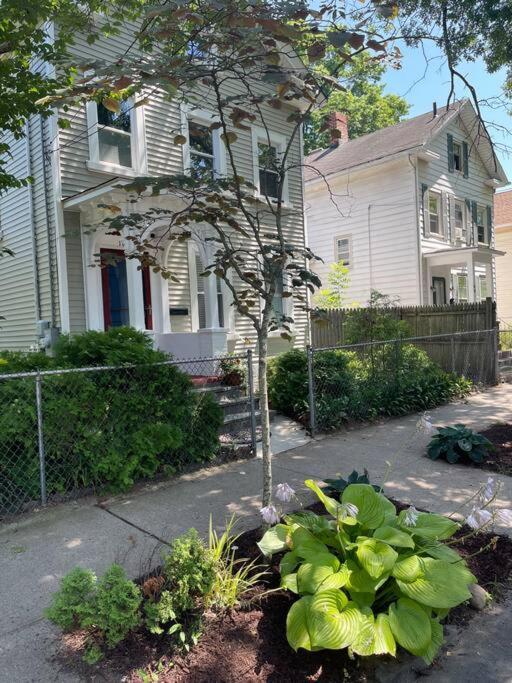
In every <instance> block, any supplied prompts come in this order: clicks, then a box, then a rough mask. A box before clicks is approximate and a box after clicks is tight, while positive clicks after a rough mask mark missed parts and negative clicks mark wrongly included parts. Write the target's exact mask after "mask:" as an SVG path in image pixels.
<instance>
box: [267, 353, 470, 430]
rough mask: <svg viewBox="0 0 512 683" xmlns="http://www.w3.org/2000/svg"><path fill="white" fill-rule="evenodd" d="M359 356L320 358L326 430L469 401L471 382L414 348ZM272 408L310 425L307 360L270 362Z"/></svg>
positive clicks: (287, 357) (321, 415)
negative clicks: (347, 422) (466, 398)
mask: <svg viewBox="0 0 512 683" xmlns="http://www.w3.org/2000/svg"><path fill="white" fill-rule="evenodd" d="M360 353H361V354H362V355H358V352H356V351H344V350H333V351H319V352H315V353H314V362H313V374H314V379H315V408H316V422H317V425H318V426H319V428H321V429H324V430H326V429H333V428H336V427H339V426H340V425H341V424H342V423H343V421H345V420H347V419H355V420H365V419H374V418H376V417H378V416H379V415H405V414H407V413H412V412H416V411H419V410H427V409H429V408H433V407H435V406H437V405H441V404H443V403H447V402H448V401H451V400H454V399H456V398H459V397H462V396H464V395H466V394H467V393H468V392H469V391H470V389H471V382H470V381H469V380H466V379H464V378H461V377H457V376H456V375H453V374H451V373H447V372H444V371H443V370H442V369H441V368H440V367H439V366H438V365H436V363H434V361H432V360H431V359H430V358H429V356H428V355H427V354H426V353H425V351H423V350H421V349H418V348H417V347H415V346H413V345H411V344H403V343H400V342H399V343H396V344H383V345H379V346H375V347H373V348H371V349H368V348H363V350H362V351H361V352H360ZM268 382H269V398H270V401H271V404H272V407H274V408H276V409H277V410H279V411H280V412H283V413H285V414H287V415H289V416H290V417H293V418H294V419H297V420H300V421H302V422H304V423H307V420H308V413H309V397H308V374H307V357H306V353H305V352H304V351H299V350H297V349H295V350H293V351H288V352H286V353H284V354H281V355H280V356H277V357H276V358H273V359H271V361H270V362H269V372H268Z"/></svg>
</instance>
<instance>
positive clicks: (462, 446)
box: [427, 424, 493, 464]
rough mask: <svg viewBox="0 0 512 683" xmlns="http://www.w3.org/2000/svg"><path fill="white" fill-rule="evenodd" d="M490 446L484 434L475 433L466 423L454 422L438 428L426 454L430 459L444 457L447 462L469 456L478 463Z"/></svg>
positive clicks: (483, 458)
mask: <svg viewBox="0 0 512 683" xmlns="http://www.w3.org/2000/svg"><path fill="white" fill-rule="evenodd" d="M492 448H493V445H492V443H491V442H490V441H489V439H486V437H485V436H482V435H481V434H477V433H476V432H474V431H473V430H472V429H469V428H468V427H466V425H463V424H456V425H454V426H453V427H441V429H439V430H438V433H437V434H436V435H435V436H434V437H432V440H431V442H430V443H429V445H428V448H427V454H428V457H429V458H430V459H431V460H437V459H438V458H442V457H444V458H446V460H447V461H448V462H450V463H454V462H458V461H459V460H460V459H461V458H462V459H463V460H464V459H466V458H469V459H470V460H472V461H473V462H476V463H478V464H480V463H482V462H483V461H484V460H485V458H486V457H487V455H488V453H489V451H490V450H491V449H492Z"/></svg>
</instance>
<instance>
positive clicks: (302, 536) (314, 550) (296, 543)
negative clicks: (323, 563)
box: [291, 527, 329, 560]
mask: <svg viewBox="0 0 512 683" xmlns="http://www.w3.org/2000/svg"><path fill="white" fill-rule="evenodd" d="M291 542H292V550H294V551H295V553H296V554H297V555H298V556H299V557H302V558H304V559H306V560H309V558H310V557H313V558H314V557H315V556H316V555H318V554H319V553H325V554H329V550H328V548H327V546H326V545H325V543H322V542H321V541H319V540H318V539H317V538H315V536H314V535H313V534H312V533H311V532H310V531H308V530H307V529H304V528H303V527H296V528H295V529H294V530H293V531H292V534H291Z"/></svg>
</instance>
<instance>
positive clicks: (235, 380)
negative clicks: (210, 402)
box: [219, 354, 247, 386]
mask: <svg viewBox="0 0 512 683" xmlns="http://www.w3.org/2000/svg"><path fill="white" fill-rule="evenodd" d="M219 365H220V371H221V373H222V377H221V381H222V384H225V385H226V386H240V385H242V384H246V382H247V362H246V361H245V359H243V358H238V357H234V356H233V355H232V354H231V355H230V356H228V357H227V358H222V359H221V361H220V364H219Z"/></svg>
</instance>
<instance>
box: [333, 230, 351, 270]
mask: <svg viewBox="0 0 512 683" xmlns="http://www.w3.org/2000/svg"><path fill="white" fill-rule="evenodd" d="M350 242H351V240H350V237H337V238H336V248H335V254H334V258H335V259H336V261H337V263H340V262H341V263H343V265H344V266H348V267H350V266H351V265H352V254H351V251H352V249H351V243H350Z"/></svg>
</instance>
